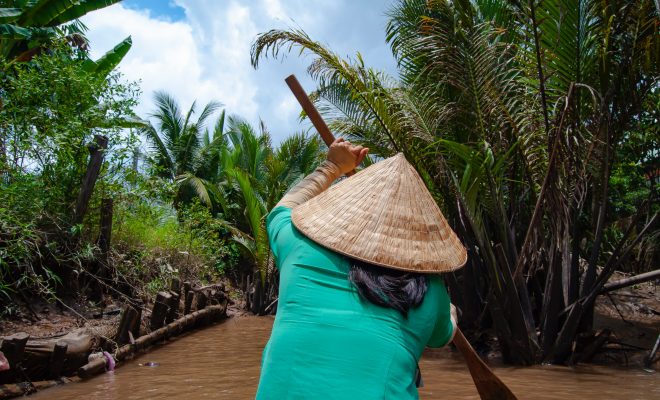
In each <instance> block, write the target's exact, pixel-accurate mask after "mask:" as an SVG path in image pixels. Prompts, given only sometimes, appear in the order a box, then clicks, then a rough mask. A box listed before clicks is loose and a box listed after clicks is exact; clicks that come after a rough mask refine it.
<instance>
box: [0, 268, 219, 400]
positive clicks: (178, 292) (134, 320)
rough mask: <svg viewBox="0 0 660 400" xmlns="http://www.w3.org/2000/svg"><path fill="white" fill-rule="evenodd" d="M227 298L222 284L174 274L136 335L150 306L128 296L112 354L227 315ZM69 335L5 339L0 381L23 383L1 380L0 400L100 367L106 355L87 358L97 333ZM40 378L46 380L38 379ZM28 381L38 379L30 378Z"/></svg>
mask: <svg viewBox="0 0 660 400" xmlns="http://www.w3.org/2000/svg"><path fill="white" fill-rule="evenodd" d="M182 289H183V290H182ZM182 297H183V305H182V304H181V298H182ZM228 302H229V299H228V298H227V296H226V295H225V292H224V287H223V285H221V284H215V285H207V286H203V287H197V288H195V287H193V286H192V285H191V284H190V283H189V282H184V283H183V285H182V284H181V282H180V280H178V279H174V280H173V281H172V285H171V286H170V290H169V291H162V292H159V293H158V294H157V296H156V300H155V302H154V305H153V308H152V310H151V315H150V317H149V318H148V322H147V323H145V328H147V327H148V329H146V330H147V331H148V332H147V333H145V334H144V335H142V336H141V335H140V334H141V331H143V329H141V326H142V319H143V318H142V314H143V311H145V312H147V313H148V312H149V310H143V307H142V304H141V303H140V302H139V301H132V302H131V304H127V305H126V306H124V308H123V311H122V314H121V317H120V321H119V326H118V327H117V331H116V334H115V335H114V341H115V342H116V346H114V354H113V358H114V360H115V361H116V362H121V361H124V360H127V359H130V358H132V357H133V355H135V354H136V353H138V352H141V351H144V350H146V349H147V348H148V347H150V346H152V345H153V344H155V343H157V342H159V341H161V340H166V339H169V338H171V337H174V336H177V335H179V334H180V333H183V332H184V331H187V330H190V329H192V328H197V327H202V326H205V325H208V324H210V323H212V322H215V321H219V320H221V319H223V318H225V317H226V315H227V314H226V312H227V304H228ZM73 336H74V338H72V337H71V334H69V335H66V336H64V337H62V338H56V339H52V340H47V341H44V340H35V341H29V339H30V337H29V335H28V334H26V333H17V334H15V335H12V336H10V337H6V338H4V339H3V341H2V345H1V346H0V349H1V350H2V352H3V353H4V354H5V356H6V358H7V360H8V361H9V365H10V370H9V371H3V372H2V373H1V374H2V375H4V382H5V383H7V382H8V381H13V382H20V381H23V380H24V381H26V382H23V383H12V384H5V385H0V399H6V398H11V397H16V396H21V395H23V394H25V393H30V392H32V391H35V390H37V388H42V387H49V386H53V385H56V384H61V383H65V382H69V381H71V380H76V379H86V378H90V377H92V376H95V375H97V374H99V373H102V372H104V371H105V370H106V367H107V362H108V359H107V357H104V356H99V357H97V358H95V359H92V360H88V359H87V357H88V355H89V354H90V352H91V350H92V348H93V347H97V346H98V344H99V340H98V338H90V337H85V338H82V337H75V334H74V335H73ZM110 350H112V349H110ZM83 364H84V365H83ZM32 372H34V375H33V376H31V375H32ZM71 373H76V375H77V376H76V377H73V378H60V377H61V376H62V375H69V374H71ZM40 379H50V380H46V381H39V380H40ZM32 380H38V381H37V382H31V381H32Z"/></svg>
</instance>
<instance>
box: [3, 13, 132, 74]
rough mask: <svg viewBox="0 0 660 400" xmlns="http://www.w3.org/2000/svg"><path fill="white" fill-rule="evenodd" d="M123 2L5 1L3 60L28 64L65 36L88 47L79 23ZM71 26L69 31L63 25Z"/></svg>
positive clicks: (68, 27) (68, 28)
mask: <svg viewBox="0 0 660 400" xmlns="http://www.w3.org/2000/svg"><path fill="white" fill-rule="evenodd" d="M119 1H121V0H77V1H73V0H38V1H35V0H2V1H0V56H2V57H3V58H5V59H6V60H8V61H15V60H16V61H27V60H29V59H30V58H32V57H33V56H34V55H35V54H37V53H38V52H39V51H40V50H41V49H42V48H43V46H47V45H48V44H49V43H50V42H51V41H52V40H53V39H54V38H55V37H56V36H58V35H60V34H64V35H65V36H68V37H69V39H70V40H71V41H72V42H74V43H77V44H78V45H81V46H83V45H85V44H86V40H85V39H84V36H83V35H82V32H83V29H84V26H83V25H82V24H80V23H79V22H78V21H77V19H78V18H80V17H82V16H84V15H85V14H87V13H89V12H92V11H95V10H99V9H101V8H105V7H108V6H110V5H112V4H115V3H118V2H119ZM65 24H69V25H68V26H66V27H64V28H63V27H62V25H65Z"/></svg>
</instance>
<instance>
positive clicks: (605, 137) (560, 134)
mask: <svg viewBox="0 0 660 400" xmlns="http://www.w3.org/2000/svg"><path fill="white" fill-rule="evenodd" d="M658 12H659V10H658V9H657V7H656V4H654V2H653V1H651V0H645V1H639V2H627V1H608V2H602V1H596V0H581V1H577V2H575V1H565V0H547V1H541V2H539V1H528V2H506V1H499V0H495V1H493V0H483V1H481V0H477V1H448V0H432V1H426V0H400V1H397V2H394V4H393V6H392V9H391V10H390V13H389V16H390V21H389V23H388V25H387V32H386V34H387V40H388V42H389V43H390V45H391V47H392V51H393V53H394V56H395V57H396V59H397V61H398V65H399V77H400V80H399V81H396V80H393V79H391V78H389V77H387V76H386V75H385V74H383V73H381V72H379V71H377V70H375V69H373V68H370V67H368V66H366V65H365V64H364V62H363V60H362V58H361V56H360V54H359V53H357V54H356V55H355V56H354V57H353V58H349V59H343V58H341V57H340V56H338V55H337V54H336V53H334V52H333V51H331V50H330V49H327V48H326V47H325V46H323V45H322V44H320V43H318V42H316V41H314V40H312V39H311V38H310V37H309V36H308V35H307V34H306V33H305V32H303V31H301V30H297V29H294V30H287V31H282V30H271V31H269V32H266V33H263V34H261V35H259V36H258V37H257V39H256V40H255V43H254V45H253V48H252V64H253V65H254V66H255V67H256V66H258V64H259V62H260V60H261V59H263V58H265V57H268V56H273V57H279V56H281V55H283V54H285V53H287V52H291V51H292V50H294V49H295V50H296V51H299V52H300V54H302V53H309V54H312V56H313V60H312V62H311V64H310V66H309V68H308V72H309V73H310V75H311V76H312V77H313V78H315V79H316V80H317V81H318V84H319V87H318V88H317V90H316V91H315V92H314V93H313V99H314V101H315V102H316V104H317V105H318V107H319V109H320V111H321V112H322V113H323V114H324V116H325V117H326V118H327V119H328V120H329V125H330V127H331V129H332V130H334V131H335V132H337V133H341V134H344V135H347V136H348V137H349V138H350V139H351V140H353V141H355V142H358V143H360V144H363V145H365V146H367V147H369V148H370V149H371V150H372V153H375V155H376V156H380V157H388V156H391V155H393V154H394V153H395V152H403V153H404V154H405V156H406V158H407V159H408V160H409V161H410V162H411V163H412V164H413V165H414V166H415V168H416V169H417V170H418V172H419V173H420V175H421V176H422V178H423V179H424V181H425V183H426V184H427V186H428V187H429V189H430V190H431V192H432V193H433V194H434V196H436V198H437V200H438V202H439V204H440V205H441V207H443V211H444V212H445V215H447V217H448V219H449V221H450V222H451V223H453V226H454V227H455V228H456V229H457V231H458V232H459V234H460V236H461V237H462V239H463V241H464V243H465V244H466V247H468V248H469V251H470V257H469V267H466V269H468V270H469V271H473V272H467V273H466V274H464V275H463V276H460V275H459V277H458V279H459V282H460V283H461V284H462V285H463V289H464V290H465V291H466V292H467V293H464V294H463V296H462V297H463V298H464V299H468V300H465V302H466V308H467V306H469V307H470V309H469V310H467V311H468V312H469V313H470V317H468V320H470V321H472V320H475V321H476V319H477V318H478V317H479V316H480V315H481V316H483V315H485V312H484V311H488V312H489V313H490V316H491V317H492V319H493V321H494V328H495V329H496V331H497V332H498V336H499V339H500V342H501V344H502V347H503V352H504V356H505V359H506V360H507V361H511V362H514V363H522V364H529V363H533V362H536V361H539V360H541V359H546V360H552V361H554V362H564V361H565V360H567V359H568V357H569V356H570V355H571V352H572V351H573V349H572V348H571V343H573V342H574V339H575V336H576V335H577V334H578V332H579V330H580V329H583V330H584V329H585V327H589V326H590V324H591V322H590V321H589V319H590V318H591V315H592V314H591V313H590V312H589V310H590V309H592V307H593V302H594V299H595V297H596V296H597V295H598V293H599V290H600V288H602V285H603V284H604V283H605V282H606V281H607V279H608V277H609V276H610V275H611V273H612V272H613V269H614V268H615V266H618V267H621V264H623V263H624V262H625V261H626V260H627V259H628V258H627V257H628V256H630V249H631V248H633V247H635V246H632V245H633V244H635V243H640V244H639V245H638V247H640V246H641V247H642V248H643V249H649V248H650V247H648V246H647V247H644V246H643V245H644V244H645V243H649V239H651V238H653V237H657V234H655V233H653V232H654V231H655V232H657V224H655V225H654V221H657V219H656V218H657V211H658V208H657V190H656V189H655V186H654V185H655V183H653V182H649V179H648V177H650V176H656V174H657V170H658V154H657V148H658V147H657V137H658V132H657V126H658V115H657V110H658V101H657V90H658V78H657V77H658V73H659V71H660V52H659V51H658V49H660V36H658V35H657V28H658V26H659V24H660V22H659V21H660V20H659V18H658ZM654 179H655V178H654ZM633 214H634V217H635V218H634V221H630V222H629V223H628V224H629V225H628V226H630V223H632V227H631V229H627V228H626V232H628V234H624V233H623V231H621V230H618V228H616V226H617V225H619V224H620V222H621V224H620V225H625V224H624V223H623V222H624V221H617V220H618V219H619V218H621V217H628V216H631V217H632V216H633ZM649 230H650V232H649ZM637 235H641V236H640V237H639V238H636V236H637ZM626 246H628V247H626ZM638 247H635V248H638ZM622 250H623V252H622ZM654 251H655V250H654ZM624 253H627V254H624ZM601 254H602V255H606V256H605V257H599V255H601ZM638 254H639V256H638V257H642V256H643V257H647V258H648V257H649V254H652V251H651V250H649V251H646V250H643V251H641V250H640V251H639V252H638ZM655 254H657V251H656V253H655ZM581 260H586V264H587V268H586V269H583V270H581V269H580V264H581ZM599 262H601V263H602V264H601V266H603V264H604V266H605V268H603V269H601V270H599V269H597V265H598V264H599ZM475 276H478V277H479V279H477V281H476V282H473V277H475ZM456 288H459V287H455V289H456ZM532 293H536V297H532ZM540 293H542V294H540ZM478 298H482V299H488V306H487V308H486V309H485V310H484V306H483V305H482V304H479V302H475V301H472V300H470V299H478ZM504 310H506V315H505V314H504ZM566 310H568V311H569V313H570V316H569V317H567V314H568V313H566V312H563V311H566ZM578 328H579V329H578ZM537 332H541V333H540V334H537Z"/></svg>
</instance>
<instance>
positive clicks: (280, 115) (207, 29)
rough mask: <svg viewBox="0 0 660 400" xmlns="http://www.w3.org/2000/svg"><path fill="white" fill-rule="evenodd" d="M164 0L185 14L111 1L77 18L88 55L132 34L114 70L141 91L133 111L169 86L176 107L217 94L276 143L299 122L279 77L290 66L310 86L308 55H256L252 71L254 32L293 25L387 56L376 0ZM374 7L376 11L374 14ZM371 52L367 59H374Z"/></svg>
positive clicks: (343, 50)
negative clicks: (172, 15)
mask: <svg viewBox="0 0 660 400" xmlns="http://www.w3.org/2000/svg"><path fill="white" fill-rule="evenodd" d="M172 1H173V2H174V3H175V4H176V5H178V6H179V7H182V8H183V9H184V10H185V18H183V19H181V20H178V21H172V20H170V19H166V18H164V17H155V16H153V15H152V14H150V13H149V12H148V11H145V10H136V9H128V8H125V7H124V6H122V4H121V3H119V4H116V5H114V6H111V7H108V8H105V9H102V10H99V11H95V12H93V13H90V14H89V15H87V16H85V17H84V19H83V21H84V22H85V24H86V25H87V26H88V27H89V32H88V37H89V38H90V41H91V43H92V46H93V52H92V53H93V54H92V55H93V56H94V57H99V56H100V55H102V54H103V53H104V52H106V51H108V50H109V49H111V48H112V47H113V46H114V45H115V44H117V43H118V42H119V41H121V40H122V39H123V38H124V37H126V36H128V35H131V36H132V38H133V48H132V49H131V51H130V52H129V53H128V55H127V56H126V58H125V59H124V60H123V61H122V63H121V65H120V70H121V72H122V73H124V75H125V77H126V78H127V79H128V80H135V81H137V80H140V81H141V88H142V91H143V96H142V99H141V103H140V106H139V107H138V108H137V110H136V111H137V112H138V114H140V115H141V116H146V115H147V114H148V113H149V112H151V111H152V110H153V103H152V98H153V92H154V91H156V90H164V91H167V92H169V93H171V94H172V95H173V96H174V97H175V98H176V99H177V100H178V101H179V104H180V105H181V106H182V107H183V108H187V107H189V106H190V105H191V104H192V102H193V101H194V100H197V101H198V104H200V105H201V104H205V103H206V102H208V101H210V100H218V101H220V102H222V103H223V104H224V105H225V107H226V109H227V111H228V112H229V113H232V114H239V115H240V116H242V117H244V118H246V119H248V120H249V121H251V122H252V123H254V124H256V123H257V122H258V120H259V119H260V118H261V119H263V120H264V121H265V123H266V125H267V126H268V127H269V128H270V131H271V132H273V134H274V140H275V142H278V141H279V140H281V139H282V138H283V137H285V136H287V135H289V134H291V133H293V132H295V131H297V130H299V129H300V125H299V123H298V112H299V106H298V105H297V103H296V102H295V99H294V98H293V97H292V95H291V94H290V92H289V91H288V89H287V88H286V85H285V84H284V82H283V79H284V78H285V77H286V76H287V75H289V74H291V73H295V74H296V75H297V76H298V78H299V79H300V81H301V83H302V84H303V86H304V87H306V88H307V89H308V90H311V89H312V88H313V82H312V81H311V80H310V79H309V78H308V77H306V74H305V67H306V65H307V64H308V63H309V62H310V60H311V59H310V58H309V57H306V58H299V57H297V56H296V54H297V53H295V54H293V53H292V54H291V55H290V56H289V57H288V58H287V59H286V60H285V61H282V62H280V61H269V60H262V63H261V66H260V68H259V70H257V71H255V70H254V69H253V68H252V67H251V65H250V47H251V45H252V42H253V40H254V39H255V37H256V36H257V34H258V33H260V32H264V31H267V30H269V29H273V28H287V27H289V26H292V25H293V26H299V27H301V28H302V29H304V30H306V31H307V32H308V34H309V35H310V36H312V37H313V38H314V39H316V40H319V41H321V42H323V43H327V44H328V45H329V46H330V47H331V48H333V49H335V50H336V51H338V52H339V53H340V54H354V52H355V51H357V50H360V51H362V52H363V53H370V54H373V53H374V52H376V53H377V57H381V58H382V59H385V57H388V55H387V54H386V53H385V54H384V55H383V53H382V50H380V48H384V46H383V40H384V30H383V25H384V24H383V21H384V17H382V12H383V10H385V8H386V6H387V4H386V3H383V2H381V1H376V2H374V1H371V2H365V3H362V2H350V1H345V0H344V1H338V2H337V3H340V4H334V3H335V2H309V1H307V0H258V1H247V0H223V1H218V0H172ZM369 3H371V4H369ZM138 4H139V3H138ZM375 10H379V11H375ZM374 12H380V13H381V15H380V16H379V15H378V14H376V16H375V17H374ZM369 21H371V22H369ZM373 21H378V23H374V22H373ZM374 38H377V39H374ZM330 39H332V40H330ZM385 51H386V49H385ZM378 54H380V56H378ZM377 57H376V58H374V57H371V58H370V60H369V61H371V62H372V63H373V62H379V61H381V60H379V59H378V58H377ZM388 62H389V63H390V64H392V63H391V60H386V61H385V62H381V64H385V65H386V66H387V63H388ZM376 65H378V64H376ZM305 126H308V124H305Z"/></svg>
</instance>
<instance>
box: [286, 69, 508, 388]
mask: <svg viewBox="0 0 660 400" xmlns="http://www.w3.org/2000/svg"><path fill="white" fill-rule="evenodd" d="M285 81H286V83H287V85H289V89H291V91H292V92H293V95H294V96H295V97H296V99H298V102H299V103H300V105H301V106H302V108H303V110H304V111H305V113H306V114H307V116H308V117H309V119H310V120H311V121H312V124H314V127H315V128H316V130H317V131H318V132H319V134H320V135H321V138H322V139H323V141H324V142H325V144H327V145H328V146H330V144H331V143H332V142H334V141H335V136H334V135H333V134H332V132H330V129H329V128H328V125H326V123H325V121H323V118H322V117H321V114H319V112H318V111H317V110H316V107H314V104H312V101H311V100H310V99H309V97H308V96H307V93H306V92H305V90H304V89H303V88H302V86H300V83H299V82H298V79H296V77H295V75H290V76H289V77H288V78H286V79H285ZM353 173H355V171H351V172H350V173H348V174H346V175H352V174H353ZM454 345H456V348H458V351H460V352H461V354H462V355H463V358H465V362H466V363H467V366H468V369H469V371H470V375H472V380H473V381H474V384H475V386H476V387H477V391H478V392H479V396H480V397H481V399H482V400H517V398H516V396H515V395H514V394H513V393H512V392H511V390H509V388H508V387H507V386H506V385H505V384H504V382H502V381H501V380H500V379H499V378H498V377H497V376H496V375H495V374H494V373H493V371H491V369H490V368H488V366H487V365H486V363H484V362H483V360H482V359H481V358H479V355H478V354H477V352H476V351H474V349H473V348H472V346H470V342H468V341H467V339H466V338H465V336H464V335H463V332H461V330H460V329H459V328H458V327H456V334H455V335H454Z"/></svg>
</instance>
